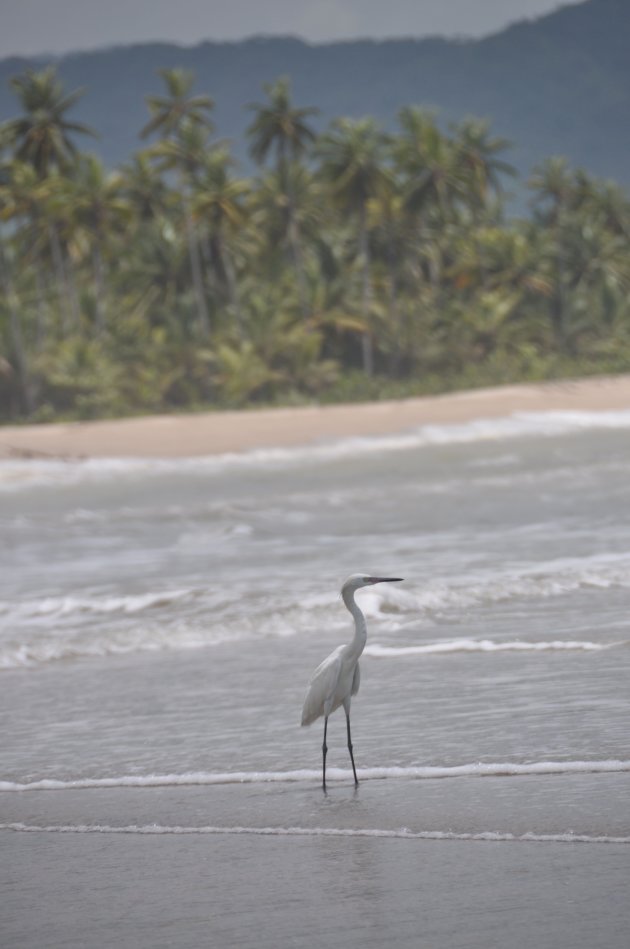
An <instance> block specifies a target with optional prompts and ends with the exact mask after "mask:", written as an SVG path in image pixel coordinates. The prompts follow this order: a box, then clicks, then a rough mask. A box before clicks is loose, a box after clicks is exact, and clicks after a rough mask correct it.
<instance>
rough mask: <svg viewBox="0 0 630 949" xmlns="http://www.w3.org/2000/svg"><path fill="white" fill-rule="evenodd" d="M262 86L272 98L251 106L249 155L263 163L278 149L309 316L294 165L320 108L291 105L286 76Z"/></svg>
mask: <svg viewBox="0 0 630 949" xmlns="http://www.w3.org/2000/svg"><path fill="white" fill-rule="evenodd" d="M263 88H264V90H265V92H266V93H267V95H268V97H269V102H268V103H252V104H251V105H250V106H249V108H250V109H252V110H254V111H255V112H256V116H255V118H254V121H253V122H252V124H251V125H250V126H249V128H248V129H247V135H248V136H249V138H250V140H251V145H250V154H251V156H252V158H253V159H254V161H256V162H257V163H258V164H259V165H263V164H264V163H265V162H266V160H267V158H268V156H269V154H270V153H271V152H272V151H274V150H275V153H276V171H277V174H278V179H279V181H280V183H281V185H282V188H283V190H284V192H285V194H286V196H287V212H288V213H287V236H288V240H289V246H290V248H291V255H292V257H293V264H294V267H295V274H296V279H297V284H298V292H299V295H300V304H301V309H302V313H303V315H304V316H307V315H308V310H307V305H306V286H305V280H304V265H303V262H302V246H301V240H300V232H299V226H298V222H297V210H296V200H295V189H294V187H293V181H292V174H291V165H294V164H296V163H297V162H298V160H299V159H300V158H301V157H302V155H304V153H305V152H306V150H307V148H308V146H309V145H310V144H311V143H312V142H314V141H315V132H314V130H313V128H312V127H311V126H310V125H309V123H308V122H307V119H308V118H309V117H310V116H312V115H316V114H317V113H318V112H319V109H316V108H313V107H312V106H307V107H306V108H301V109H297V108H295V107H294V106H293V105H292V104H291V87H290V82H289V79H288V78H287V77H286V76H283V77H281V78H279V79H276V81H275V82H274V83H272V84H269V83H265V84H264V86H263Z"/></svg>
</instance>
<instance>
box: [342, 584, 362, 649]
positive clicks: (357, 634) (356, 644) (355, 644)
mask: <svg viewBox="0 0 630 949" xmlns="http://www.w3.org/2000/svg"><path fill="white" fill-rule="evenodd" d="M341 596H342V598H343V602H344V603H345V604H346V607H347V608H348V609H349V610H350V612H351V613H352V616H353V618H354V639H353V640H352V642H351V643H350V651H351V652H352V653H353V654H354V655H356V657H357V659H358V657H359V656H360V655H361V653H362V652H363V649H364V647H365V641H366V639H367V626H366V624H365V616H364V615H363V613H362V612H361V610H360V609H359V607H358V606H357V604H356V603H355V602H354V590H342V591H341Z"/></svg>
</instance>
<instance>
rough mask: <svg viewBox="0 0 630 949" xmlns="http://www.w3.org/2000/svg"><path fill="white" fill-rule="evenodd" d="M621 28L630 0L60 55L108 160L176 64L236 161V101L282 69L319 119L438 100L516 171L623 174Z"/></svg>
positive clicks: (0, 86) (386, 113)
mask: <svg viewBox="0 0 630 949" xmlns="http://www.w3.org/2000/svg"><path fill="white" fill-rule="evenodd" d="M629 35H630V3H628V2H627V0H587V2H584V3H582V4H578V5H573V6H569V7H566V8H564V9H560V10H559V11H558V12H556V13H553V14H551V15H549V16H546V17H543V18H541V19H540V20H538V21H535V22H531V23H530V22H524V23H520V24H517V25H516V26H513V27H512V28H510V29H508V30H506V31H504V32H502V33H499V34H497V35H496V36H493V37H490V38H488V39H484V40H481V41H470V42H463V41H462V42H457V41H446V40H431V39H429V40H392V41H387V42H370V41H361V42H347V43H335V44H328V45H320V46H311V45H308V44H306V43H303V42H301V41H300V40H298V39H291V38H265V39H251V40H248V41H245V42H240V43H210V42H204V43H201V44H200V45H198V46H196V47H193V48H182V47H177V46H175V45H170V44H156V43H153V44H146V45H140V46H133V47H121V48H117V49H110V50H103V51H100V52H90V53H77V54H76V55H71V56H67V57H65V58H63V59H62V60H61V61H60V62H59V64H58V66H59V74H60V76H61V78H62V79H63V80H64V82H65V83H66V85H67V87H68V88H71V89H74V88H77V87H84V88H85V89H86V94H85V96H84V97H83V99H82V100H81V101H80V103H79V105H78V107H77V111H76V115H77V118H78V120H79V121H83V122H88V123H89V124H91V125H92V126H94V127H95V128H96V129H97V131H98V132H99V133H100V136H101V138H100V140H99V141H98V142H96V143H95V144H94V146H93V147H94V148H95V150H96V151H97V152H98V153H99V154H100V155H101V156H102V157H103V158H104V159H105V161H106V163H108V164H109V165H110V166H113V165H115V164H118V163H119V162H121V161H123V160H126V159H127V158H128V157H129V156H130V154H131V153H132V152H133V151H134V150H135V149H136V148H137V146H138V129H139V128H140V127H141V125H142V123H143V121H144V110H145V96H146V95H147V94H151V93H152V94H155V93H157V92H158V90H159V87H160V80H159V77H158V75H157V71H158V70H159V69H161V68H170V67H183V68H185V69H189V70H192V71H193V72H194V73H195V75H196V77H197V88H198V89H200V90H201V91H203V92H205V93H208V94H209V95H211V96H212V97H213V98H214V100H215V102H216V108H215V111H214V121H215V124H216V129H217V134H218V135H219V136H224V137H226V138H229V139H232V140H233V150H234V153H235V154H236V155H237V156H238V157H239V158H241V159H244V160H246V158H247V151H246V148H245V145H244V142H245V138H244V131H245V128H246V126H247V124H248V121H249V116H248V113H247V111H246V110H245V109H244V106H245V105H246V104H247V103H249V102H251V101H252V100H256V99H258V98H259V96H260V89H261V84H262V83H263V82H271V81H274V80H275V79H276V78H278V77H279V76H282V75H287V76H289V77H290V78H291V82H292V88H293V92H294V96H295V99H296V101H298V102H304V103H308V104H310V105H313V106H317V107H318V109H320V114H319V116H318V117H317V119H316V120H315V126H316V127H317V128H318V129H322V128H324V127H325V125H326V124H327V122H328V121H329V120H330V119H332V118H334V117H335V116H338V115H345V116H348V117H354V118H359V117H362V116H364V115H370V116H373V117H374V118H376V119H377V120H378V121H379V122H381V123H382V124H383V125H384V127H385V128H387V129H393V128H394V127H395V121H396V114H397V112H398V110H399V109H400V108H401V107H403V106H405V105H419V106H422V107H435V108H437V109H439V110H440V114H441V118H442V120H443V123H444V124H446V123H447V122H448V121H450V120H461V119H462V118H464V117H465V116H466V115H475V116H481V117H485V118H489V119H490V120H491V121H492V123H493V127H494V129H495V131H496V132H497V134H500V135H503V136H506V137H507V138H509V139H510V140H512V141H513V142H514V150H513V152H512V161H513V162H514V164H515V165H516V166H517V168H519V169H520V170H521V171H522V172H527V171H528V170H529V168H531V166H532V165H533V164H534V163H535V162H537V161H540V160H541V159H542V158H544V157H546V156H548V155H555V154H561V155H565V156H567V157H568V158H569V160H570V161H571V162H572V163H573V164H577V165H582V166H584V167H586V168H588V169H589V171H591V172H592V173H595V174H598V175H602V176H607V177H613V178H616V179H617V180H619V181H622V182H624V183H630V162H628V159H627V156H628V154H629V153H630V122H629V121H628V116H629V115H630V56H629V55H628V52H627V38H628V36H629ZM33 65H35V66H36V67H37V68H39V67H40V66H41V65H42V63H41V62H39V63H33V62H32V61H27V60H15V59H14V60H4V61H2V62H0V121H1V120H3V119H7V118H9V117H10V116H11V115H12V114H13V109H14V100H13V98H12V95H11V92H10V89H9V86H8V80H9V78H10V77H11V76H12V75H15V74H16V73H19V72H23V71H24V70H25V69H26V68H27V67H28V66H33ZM246 168H247V170H250V169H251V166H250V165H249V164H246Z"/></svg>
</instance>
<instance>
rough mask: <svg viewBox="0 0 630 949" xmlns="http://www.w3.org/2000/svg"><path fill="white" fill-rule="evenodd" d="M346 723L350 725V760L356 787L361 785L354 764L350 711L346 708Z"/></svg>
mask: <svg viewBox="0 0 630 949" xmlns="http://www.w3.org/2000/svg"><path fill="white" fill-rule="evenodd" d="M346 724H347V726H348V751H349V752H350V761H351V762H352V773H353V774H354V786H355V788H358V787H359V779H358V778H357V769H356V768H355V766H354V755H353V754H352V736H351V735H350V712H349V711H348V709H346Z"/></svg>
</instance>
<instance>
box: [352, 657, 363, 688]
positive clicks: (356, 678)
mask: <svg viewBox="0 0 630 949" xmlns="http://www.w3.org/2000/svg"><path fill="white" fill-rule="evenodd" d="M360 684H361V670H360V669H359V663H358V662H357V664H356V666H355V667H354V675H353V677H352V693H351V694H352V695H356V694H357V692H358V691H359V686H360Z"/></svg>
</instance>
